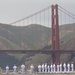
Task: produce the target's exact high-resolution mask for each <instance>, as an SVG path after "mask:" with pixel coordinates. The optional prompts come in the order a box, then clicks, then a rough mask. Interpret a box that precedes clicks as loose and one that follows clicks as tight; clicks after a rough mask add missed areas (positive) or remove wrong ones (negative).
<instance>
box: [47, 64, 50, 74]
mask: <svg viewBox="0 0 75 75" xmlns="http://www.w3.org/2000/svg"><path fill="white" fill-rule="evenodd" d="M47 69H48V73H50V66H49V65H48V66H47Z"/></svg>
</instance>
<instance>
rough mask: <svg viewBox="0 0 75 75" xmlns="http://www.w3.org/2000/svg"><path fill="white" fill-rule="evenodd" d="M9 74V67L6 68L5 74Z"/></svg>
mask: <svg viewBox="0 0 75 75" xmlns="http://www.w3.org/2000/svg"><path fill="white" fill-rule="evenodd" d="M8 73H9V66H6V74H8Z"/></svg>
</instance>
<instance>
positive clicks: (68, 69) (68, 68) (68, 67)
mask: <svg viewBox="0 0 75 75" xmlns="http://www.w3.org/2000/svg"><path fill="white" fill-rule="evenodd" d="M67 72H70V63H68V64H67Z"/></svg>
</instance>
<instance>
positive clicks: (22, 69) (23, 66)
mask: <svg viewBox="0 0 75 75" xmlns="http://www.w3.org/2000/svg"><path fill="white" fill-rule="evenodd" d="M21 71H22V73H25V65H23V64H22V65H21Z"/></svg>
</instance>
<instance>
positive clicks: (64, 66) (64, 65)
mask: <svg viewBox="0 0 75 75" xmlns="http://www.w3.org/2000/svg"><path fill="white" fill-rule="evenodd" d="M63 68H64V72H66V63H64V64H63Z"/></svg>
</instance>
